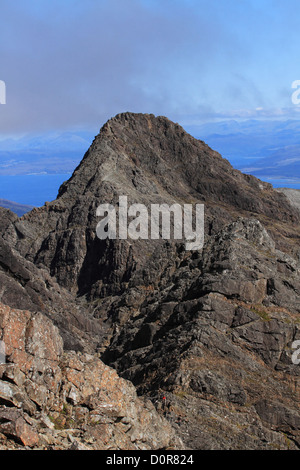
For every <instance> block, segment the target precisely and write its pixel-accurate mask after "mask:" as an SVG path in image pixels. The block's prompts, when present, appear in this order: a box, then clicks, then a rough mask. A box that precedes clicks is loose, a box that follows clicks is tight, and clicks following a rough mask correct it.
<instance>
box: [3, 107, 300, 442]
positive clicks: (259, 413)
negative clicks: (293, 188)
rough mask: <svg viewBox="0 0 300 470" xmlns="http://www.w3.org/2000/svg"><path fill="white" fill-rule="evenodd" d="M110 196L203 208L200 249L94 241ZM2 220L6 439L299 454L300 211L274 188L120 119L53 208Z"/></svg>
mask: <svg viewBox="0 0 300 470" xmlns="http://www.w3.org/2000/svg"><path fill="white" fill-rule="evenodd" d="M119 195H127V196H128V200H129V202H130V203H134V202H137V203H142V204H144V205H145V206H147V207H148V206H149V205H150V204H152V203H166V204H172V203H174V202H177V203H179V204H182V205H183V204H187V203H189V204H191V203H193V204H195V203H201V204H204V206H205V243H204V246H203V248H202V249H200V250H197V251H187V250H186V249H185V247H184V243H183V242H182V241H180V240H179V241H178V240H130V239H128V240H108V239H107V240H100V239H99V238H97V236H96V225H97V221H98V220H97V217H96V208H97V207H98V205H99V204H101V203H111V204H113V205H116V204H117V201H118V198H119ZM0 216H1V218H0V234H1V236H0V300H1V302H2V304H1V308H0V340H2V341H4V343H5V346H6V364H2V365H1V366H0V443H1V446H2V447H1V448H4V449H6V448H7V449H11V448H13V449H14V448H39V449H40V448H42V449H50V448H51V449H61V448H66V449H69V448H76V449H85V448H88V449H200V450H201V449H223V450H225V449H262V450H270V449H299V448H300V412H299V401H300V396H299V376H300V365H298V364H297V363H296V362H295V361H293V360H292V358H293V357H295V356H293V353H295V352H297V351H295V347H294V345H295V341H297V340H300V329H299V319H300V248H299V222H300V212H299V209H298V207H297V206H296V205H295V204H292V203H291V201H290V199H289V198H288V197H286V195H285V194H284V193H281V192H278V191H275V190H273V188H272V187H271V185H269V184H267V183H263V182H261V181H260V180H258V179H256V178H254V177H252V176H250V175H243V174H242V173H241V172H239V171H237V170H235V169H233V168H232V166H231V165H230V164H229V162H227V161H226V160H224V159H223V158H222V157H221V156H220V155H219V154H218V153H217V152H214V151H213V150H212V149H210V148H209V147H208V146H207V145H206V144H205V143H204V142H202V141H199V140H196V139H194V138H192V137H191V136H189V135H188V134H187V133H185V131H184V130H183V129H182V128H181V127H180V126H178V125H177V124H174V123H172V122H171V121H169V120H168V119H166V118H163V117H158V118H156V117H154V116H153V115H140V114H138V115H136V114H131V113H124V114H121V115H118V116H116V117H115V118H113V119H111V120H110V121H108V122H107V123H106V124H105V126H103V128H102V129H101V131H100V134H99V135H98V136H96V137H95V140H94V142H93V143H92V145H91V147H90V149H89V150H88V152H87V153H86V154H85V156H84V158H83V160H82V162H81V164H80V165H79V166H78V167H77V168H76V169H75V171H74V173H73V175H72V177H71V178H70V180H68V181H67V182H66V183H64V184H63V185H62V186H61V188H60V189H59V193H58V197H57V199H56V200H55V201H52V202H49V203H46V204H45V205H44V206H43V207H41V208H38V209H34V210H32V211H31V212H30V213H28V214H25V215H24V216H23V217H21V218H20V219H19V218H18V217H17V216H16V215H14V214H13V213H11V212H10V211H9V210H6V209H1V208H0ZM299 356H300V355H299Z"/></svg>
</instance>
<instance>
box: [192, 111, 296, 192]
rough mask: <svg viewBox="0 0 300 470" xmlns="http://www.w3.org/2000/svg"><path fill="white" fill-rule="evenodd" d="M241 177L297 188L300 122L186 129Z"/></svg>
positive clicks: (230, 123)
mask: <svg viewBox="0 0 300 470" xmlns="http://www.w3.org/2000/svg"><path fill="white" fill-rule="evenodd" d="M187 130H188V132H190V133H191V134H192V135H193V136H194V137H196V138H199V139H201V140H204V141H205V142H206V143H207V144H208V145H209V146H210V147H212V148H213V149H214V150H216V151H218V152H219V153H220V154H221V155H222V156H223V157H224V158H227V159H228V160H229V161H230V163H231V164H232V165H233V166H234V167H235V168H237V169H238V170H241V171H242V172H244V173H250V174H252V175H254V176H257V177H258V178H260V179H262V180H264V181H269V182H271V183H272V184H273V185H274V186H277V187H278V186H282V185H284V186H287V187H292V188H298V189H299V188H300V121H298V120H287V121H258V120H248V121H243V122H238V121H225V122H215V123H207V124H203V125H199V126H188V128H187Z"/></svg>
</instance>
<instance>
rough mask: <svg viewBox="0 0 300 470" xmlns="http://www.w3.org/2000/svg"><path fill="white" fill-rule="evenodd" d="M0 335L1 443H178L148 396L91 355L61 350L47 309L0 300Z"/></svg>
mask: <svg viewBox="0 0 300 470" xmlns="http://www.w3.org/2000/svg"><path fill="white" fill-rule="evenodd" d="M0 337H1V338H2V341H3V342H4V344H5V353H6V362H5V363H3V364H0V449H2V450H3V449H18V448H24V447H25V448H33V449H54V450H59V449H61V450H64V449H75V450H104V449H114V450H118V449H122V450H130V449H131V450H138V449H139V450H151V449H165V448H170V449H171V448H173V449H174V448H175V449H176V448H180V445H181V442H180V439H178V438H176V436H175V431H174V430H173V429H172V427H171V425H170V424H169V423H168V422H167V421H166V420H165V418H164V417H162V416H160V415H159V414H158V412H157V411H156V410H155V408H154V406H153V404H152V403H151V402H150V401H149V400H145V399H142V398H138V397H137V394H136V391H135V388H134V386H133V385H132V384H131V383H130V382H128V381H126V380H124V379H121V378H119V377H118V375H117V373H116V371H115V370H113V369H111V368H110V367H108V366H106V365H104V364H103V362H102V361H101V360H100V359H99V358H97V357H96V356H95V355H94V356H92V355H89V354H87V353H79V352H77V353H76V352H75V351H68V352H65V351H64V350H63V340H62V338H61V336H60V334H59V331H58V329H57V327H55V326H54V325H53V323H52V322H51V320H50V319H49V318H47V317H46V316H45V315H43V314H41V313H36V314H34V313H31V312H29V311H26V310H16V309H11V308H10V307H8V306H4V305H3V304H0ZM178 446H179V447H178Z"/></svg>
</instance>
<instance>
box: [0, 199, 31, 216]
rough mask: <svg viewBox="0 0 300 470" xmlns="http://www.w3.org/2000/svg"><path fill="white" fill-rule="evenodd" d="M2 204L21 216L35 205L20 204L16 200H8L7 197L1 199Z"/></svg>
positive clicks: (0, 204)
mask: <svg viewBox="0 0 300 470" xmlns="http://www.w3.org/2000/svg"><path fill="white" fill-rule="evenodd" d="M0 206H1V207H4V208H5V209H9V210H11V211H12V212H14V213H15V214H17V215H18V216H19V217H21V216H22V215H24V214H26V212H29V211H31V209H33V206H28V205H26V204H19V203H17V202H14V201H8V200H7V199H0Z"/></svg>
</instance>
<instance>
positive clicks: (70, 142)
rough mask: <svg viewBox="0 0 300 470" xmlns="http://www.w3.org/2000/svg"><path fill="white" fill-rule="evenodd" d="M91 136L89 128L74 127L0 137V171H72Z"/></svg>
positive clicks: (34, 172)
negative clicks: (57, 130) (87, 129)
mask: <svg viewBox="0 0 300 470" xmlns="http://www.w3.org/2000/svg"><path fill="white" fill-rule="evenodd" d="M93 137H94V134H93V133H91V132H84V131H80V132H75V131H74V132H63V133H47V134H45V135H40V136H24V137H21V138H18V139H4V140H0V175H28V174H62V173H67V172H71V171H73V170H74V169H75V167H76V166H77V164H78V163H79V162H80V160H81V159H82V156H83V154H84V153H85V151H86V150H87V149H88V147H89V145H90V142H91V140H92V139H93Z"/></svg>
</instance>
